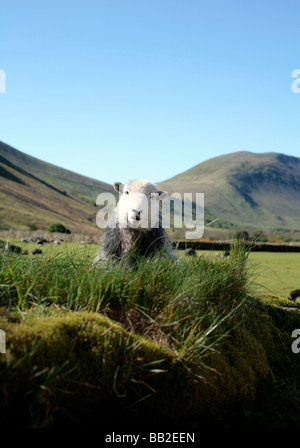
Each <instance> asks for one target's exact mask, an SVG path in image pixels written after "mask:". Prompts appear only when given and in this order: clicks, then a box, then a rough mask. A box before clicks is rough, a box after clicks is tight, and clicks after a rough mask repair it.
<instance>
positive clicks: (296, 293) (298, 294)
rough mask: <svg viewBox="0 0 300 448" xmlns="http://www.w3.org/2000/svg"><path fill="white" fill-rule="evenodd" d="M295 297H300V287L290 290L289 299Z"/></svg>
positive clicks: (294, 298)
mask: <svg viewBox="0 0 300 448" xmlns="http://www.w3.org/2000/svg"><path fill="white" fill-rule="evenodd" d="M297 297H300V289H294V290H293V291H291V292H290V295H289V300H296V299H297Z"/></svg>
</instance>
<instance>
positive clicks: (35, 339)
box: [0, 243, 300, 427]
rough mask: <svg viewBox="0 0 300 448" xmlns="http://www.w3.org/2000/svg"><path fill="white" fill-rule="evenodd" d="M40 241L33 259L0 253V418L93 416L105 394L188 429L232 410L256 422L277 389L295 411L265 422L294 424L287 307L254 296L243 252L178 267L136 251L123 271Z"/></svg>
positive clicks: (292, 317)
mask: <svg viewBox="0 0 300 448" xmlns="http://www.w3.org/2000/svg"><path fill="white" fill-rule="evenodd" d="M20 245H21V246H22V248H23V249H26V250H28V251H29V252H30V250H31V249H32V248H33V247H35V245H33V244H32V245H31V244H30V243H21V244H20ZM41 247H42V249H43V254H42V255H38V256H32V255H14V254H8V253H2V254H1V253H0V328H2V329H3V330H4V331H5V332H6V335H7V353H6V355H1V357H0V381H1V384H3V385H4V386H3V390H2V392H0V405H2V406H4V409H5V410H6V414H5V415H6V420H5V424H6V425H7V426H11V425H12V419H15V418H17V417H16V412H15V409H16V406H17V403H22V405H21V406H20V405H18V409H19V411H18V412H19V414H20V415H19V417H18V418H19V420H18V425H21V426H22V425H25V426H26V425H28V426H34V427H51V426H53V425H54V426H55V425H57V424H59V422H60V419H61V418H63V421H64V422H65V421H67V422H68V424H69V422H70V419H72V418H75V417H76V418H79V420H80V421H81V420H82V422H84V423H85V424H86V425H87V426H88V425H89V416H90V415H93V413H95V415H96V416H99V415H101V419H105V417H103V415H104V414H106V406H108V408H107V413H108V414H107V415H109V410H111V409H113V408H112V403H115V401H116V399H117V402H118V403H120V402H121V406H125V407H126V409H128V406H129V408H130V409H131V408H132V406H133V405H134V403H136V402H138V403H142V406H144V407H142V408H141V409H142V414H141V415H145V414H143V412H146V414H147V413H148V412H149V409H150V410H151V409H153V410H154V412H155V413H156V414H157V413H158V414H159V415H162V416H163V417H162V418H168V419H171V421H172V422H173V423H174V422H178V421H180V422H183V419H185V420H184V421H185V423H187V422H188V423H189V424H191V422H194V424H195V427H199V426H200V427H201V425H202V419H203V417H205V418H208V419H213V420H212V421H213V422H216V421H218V420H219V419H225V421H226V422H227V424H229V426H230V425H232V424H233V425H234V421H235V417H234V416H235V414H236V413H238V415H239V416H240V418H241V419H242V421H243V422H244V423H247V424H248V423H249V422H248V420H249V421H251V424H253V422H255V421H256V422H258V424H262V423H261V422H262V420H263V417H262V415H261V411H260V408H257V409H256V407H257V406H258V405H261V406H265V407H266V408H267V409H271V408H272V406H273V405H274V403H273V402H272V400H273V399H274V396H276V397H278V395H280V397H281V398H280V405H276V406H279V407H280V406H281V404H282V403H284V406H288V405H289V403H290V400H294V401H295V402H296V405H295V409H294V408H293V409H290V410H289V412H287V413H285V414H284V415H281V411H280V410H278V412H277V410H276V413H275V414H276V416H275V417H274V420H273V417H272V418H271V419H270V420H269V422H268V424H269V425H271V426H272V424H273V423H274V421H275V426H276V425H278V418H279V419H281V420H282V423H281V424H282V425H283V426H286V425H294V420H295V419H296V417H297V416H300V404H299V409H298V401H297V392H296V391H297V390H298V389H297V388H298V385H297V384H298V383H297V381H299V374H300V372H299V368H298V367H299V366H298V367H297V365H296V364H295V365H294V363H295V360H294V358H293V353H292V352H291V350H289V349H288V345H289V344H290V334H291V331H292V329H294V328H297V325H300V321H299V313H295V312H292V311H291V312H287V311H283V310H281V309H280V307H279V306H277V305H278V304H276V303H275V305H274V303H273V302H272V303H271V302H270V303H268V302H263V301H259V300H257V298H255V293H256V286H255V285H254V284H253V282H252V278H251V276H250V275H249V262H248V261H247V260H248V254H247V253H246V252H245V251H244V250H243V249H241V248H238V247H234V248H233V250H232V254H231V256H230V257H225V258H217V257H201V258H199V257H197V258H192V257H190V258H182V259H181V262H180V263H178V264H174V263H173V262H172V261H169V260H165V259H161V258H160V257H157V258H156V259H154V260H152V261H150V262H148V261H147V260H140V262H139V263H138V265H137V266H136V268H134V269H132V270H130V271H128V270H126V269H124V268H123V266H122V265H120V266H118V267H112V266H108V268H107V269H106V268H105V269H104V268H99V267H96V266H94V265H93V264H92V261H93V257H94V255H95V252H96V250H97V246H95V245H87V246H84V247H82V246H80V245H79V244H73V243H69V244H68V243H62V244H61V245H59V246H55V245H52V244H51V245H43V246H41ZM181 255H182V253H181ZM250 257H252V254H251V255H250ZM283 302H284V305H290V303H289V302H288V301H283ZM278 303H279V302H278ZM299 306H300V305H299ZM298 328H299V327H298ZM297 378H298V379H297ZM281 381H283V382H282V383H281ZM3 391H4V392H5V393H3ZM270 391H271V392H270ZM270 397H271V398H270ZM276 399H277V398H276ZM118 406H120V405H119V404H118ZM94 407H96V410H95V408H94ZM118 409H119V408H118ZM138 409H139V408H138ZM276 409H277V408H276ZM244 410H246V411H245V412H246V413H245V414H244ZM113 414H114V412H113ZM82 415H83V416H84V417H83V419H82ZM147 415H148V414H147ZM246 415H247V416H248V417H245V416H246ZM278 415H279V417H278ZM127 417H128V416H127ZM129 418H130V419H131V418H135V417H134V414H132V413H131V414H130V416H129ZM297 418H298V417H297ZM227 419H229V420H230V421H229V422H228V421H227ZM103 421H104V420H103ZM57 422H58V423H57ZM84 423H83V424H84ZM13 424H16V423H13ZM150 426H151V425H150Z"/></svg>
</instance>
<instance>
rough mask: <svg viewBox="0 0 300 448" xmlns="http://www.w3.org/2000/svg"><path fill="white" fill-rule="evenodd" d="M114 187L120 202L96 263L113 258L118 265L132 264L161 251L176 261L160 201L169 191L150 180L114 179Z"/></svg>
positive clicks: (108, 227) (112, 217)
mask: <svg viewBox="0 0 300 448" xmlns="http://www.w3.org/2000/svg"><path fill="white" fill-rule="evenodd" d="M113 186H114V189H115V190H116V191H117V192H118V193H119V201H118V203H117V206H116V207H115V209H114V210H113V212H112V214H111V217H110V220H109V222H108V225H107V227H106V228H105V229H104V232H103V236H102V242H101V245H100V248H99V250H98V252H97V255H96V258H95V260H94V263H100V265H101V264H103V263H106V262H107V261H109V260H111V261H112V262H113V263H114V264H116V263H119V262H120V261H121V260H123V261H125V264H126V265H127V266H128V267H132V266H134V265H135V264H136V262H137V260H138V259H140V258H141V257H146V258H151V257H153V256H154V255H155V254H158V253H160V254H163V255H164V256H166V257H168V258H171V259H173V260H175V261H176V260H177V259H176V257H175V256H174V255H173V253H172V252H173V250H172V247H171V241H170V239H169V236H168V234H167V232H166V231H165V230H164V228H163V227H162V217H161V214H160V213H159V200H163V199H165V198H166V197H168V193H167V192H165V191H160V190H158V189H157V187H156V186H155V185H154V184H152V183H151V182H149V181H147V180H130V181H128V182H127V183H125V184H123V183H121V182H115V183H114V184H113ZM153 211H155V213H154V212H153Z"/></svg>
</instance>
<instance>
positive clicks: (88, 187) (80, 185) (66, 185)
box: [0, 141, 113, 203]
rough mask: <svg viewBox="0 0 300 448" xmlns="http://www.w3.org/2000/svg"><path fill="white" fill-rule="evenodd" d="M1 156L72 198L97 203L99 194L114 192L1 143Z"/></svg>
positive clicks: (102, 183) (95, 181)
mask: <svg viewBox="0 0 300 448" xmlns="http://www.w3.org/2000/svg"><path fill="white" fill-rule="evenodd" d="M0 156H2V157H4V158H5V159H6V160H8V161H9V162H11V163H13V164H14V165H15V166H17V167H19V168H22V169H23V170H25V171H27V172H28V173H30V174H33V175H34V176H36V177H38V178H39V179H40V180H43V181H45V182H47V183H48V184H50V185H53V186H54V187H56V188H58V189H60V190H62V191H65V192H67V193H69V194H70V195H72V196H76V197H78V198H80V199H85V200H87V201H90V202H91V203H95V201H96V198H97V196H98V194H99V193H101V192H103V191H111V192H113V187H112V186H111V185H109V184H107V183H105V182H101V181H100V180H96V179H91V178H89V177H86V176H82V175H80V174H77V173H73V172H72V171H68V170H65V169H63V168H60V167H58V166H55V165H52V164H50V163H46V162H43V161H42V160H39V159H36V158H35V157H31V156H29V155H27V154H25V153H23V152H21V151H18V150H17V149H15V148H13V147H12V146H9V145H7V144H5V143H3V142H1V141H0ZM83 157H84V155H83Z"/></svg>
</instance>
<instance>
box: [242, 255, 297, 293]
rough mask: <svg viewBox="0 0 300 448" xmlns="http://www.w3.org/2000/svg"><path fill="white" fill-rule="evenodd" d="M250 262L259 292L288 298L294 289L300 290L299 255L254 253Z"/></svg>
mask: <svg viewBox="0 0 300 448" xmlns="http://www.w3.org/2000/svg"><path fill="white" fill-rule="evenodd" d="M249 262H250V264H251V268H252V269H253V271H254V272H255V275H256V283H257V288H258V290H259V291H261V292H264V293H266V294H274V295H278V296H280V297H284V298H288V296H289V293H290V292H291V291H292V290H293V289H299V288H300V276H299V273H300V254H299V253H276V252H275V253H272V252H253V253H252V254H251V255H250V257H249ZM297 301H299V299H297Z"/></svg>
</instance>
